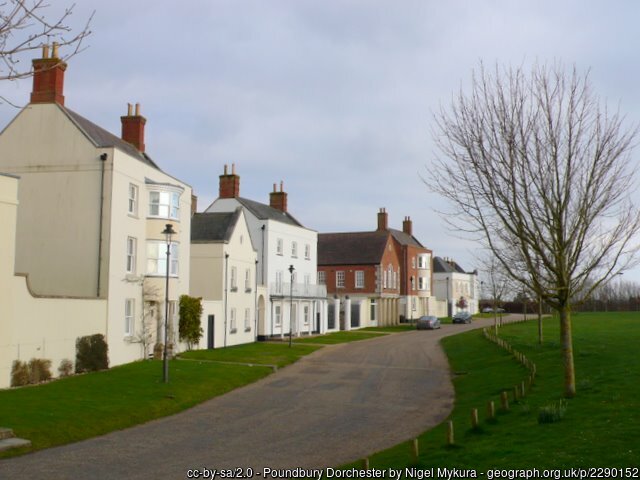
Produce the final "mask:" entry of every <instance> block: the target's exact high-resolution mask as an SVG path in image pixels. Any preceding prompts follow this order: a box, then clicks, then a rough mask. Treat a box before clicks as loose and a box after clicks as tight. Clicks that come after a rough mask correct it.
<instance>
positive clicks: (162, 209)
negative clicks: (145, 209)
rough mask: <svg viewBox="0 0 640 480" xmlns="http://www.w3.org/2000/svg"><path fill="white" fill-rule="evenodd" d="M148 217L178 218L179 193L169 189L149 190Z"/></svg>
mask: <svg viewBox="0 0 640 480" xmlns="http://www.w3.org/2000/svg"><path fill="white" fill-rule="evenodd" d="M149 217H152V218H167V219H172V220H180V193H178V192H174V191H171V190H150V191H149Z"/></svg>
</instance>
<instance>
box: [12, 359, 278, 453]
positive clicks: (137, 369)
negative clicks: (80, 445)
mask: <svg viewBox="0 0 640 480" xmlns="http://www.w3.org/2000/svg"><path fill="white" fill-rule="evenodd" d="M271 372H272V369H271V368H269V367H247V366H240V365H225V364H219V363H208V362H187V361H179V360H173V361H171V362H170V366H169V383H168V384H164V383H162V362H161V361H144V362H135V363H130V364H127V365H122V366H119V367H114V368H112V369H110V370H106V371H103V372H94V373H89V374H86V375H77V376H72V377H68V378H64V379H61V380H58V381H54V382H50V383H47V384H44V385H38V386H32V387H23V388H16V389H11V390H3V391H0V419H1V423H2V425H3V426H6V427H10V428H12V429H13V431H14V433H15V434H16V436H18V437H22V438H26V439H29V440H31V442H32V448H31V449H19V450H10V451H7V452H2V453H0V458H2V457H7V456H12V455H16V454H19V453H25V452H27V451H31V450H39V449H42V448H48V447H52V446H55V445H61V444H65V443H70V442H76V441H78V440H83V439H85V438H90V437H95V436H98V435H102V434H104V433H108V432H111V431H114V430H120V429H123V428H127V427H130V426H133V425H136V424H140V423H144V422H146V421H148V420H152V419H154V418H158V417H163V416H166V415H171V414H173V413H177V412H179V411H181V410H184V409H186V408H189V407H192V406H194V405H196V404H198V403H201V402H203V401H205V400H207V399H209V398H212V397H215V396H217V395H221V394H223V393H226V392H228V391H230V390H233V389H234V388H238V387H241V386H243V385H246V384H248V383H251V382H255V381H256V380H258V379H260V378H262V377H265V376H267V375H269V374H270V373H271Z"/></svg>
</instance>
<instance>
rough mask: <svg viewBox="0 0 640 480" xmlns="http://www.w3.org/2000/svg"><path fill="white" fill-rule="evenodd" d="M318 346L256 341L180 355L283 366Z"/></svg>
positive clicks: (197, 358)
mask: <svg viewBox="0 0 640 480" xmlns="http://www.w3.org/2000/svg"><path fill="white" fill-rule="evenodd" d="M318 348H322V347H317V346H313V345H299V344H298V342H296V343H294V344H293V345H292V346H291V348H289V344H288V343H286V342H258V343H248V344H245V345H237V346H234V347H227V348H217V349H215V350H193V351H191V352H184V353H181V354H180V357H182V358H186V359H191V360H193V359H195V360H208V361H214V362H230V363H251V364H254V365H276V366H277V367H284V366H285V365H289V364H291V363H294V362H296V361H297V360H298V359H300V357H303V356H305V355H308V354H310V353H312V352H314V351H316V350H317V349H318Z"/></svg>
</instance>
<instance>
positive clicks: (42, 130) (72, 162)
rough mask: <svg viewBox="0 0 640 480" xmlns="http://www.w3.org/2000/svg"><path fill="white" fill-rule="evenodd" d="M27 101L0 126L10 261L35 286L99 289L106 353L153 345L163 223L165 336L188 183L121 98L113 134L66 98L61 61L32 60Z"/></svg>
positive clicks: (172, 318)
mask: <svg viewBox="0 0 640 480" xmlns="http://www.w3.org/2000/svg"><path fill="white" fill-rule="evenodd" d="M33 64H34V70H35V75H34V78H33V92H32V94H31V102H30V103H29V104H28V105H27V106H26V107H25V108H23V109H22V110H21V111H20V112H19V113H18V115H17V116H16V117H15V118H14V119H13V120H12V121H11V122H10V123H9V125H7V126H6V128H5V129H4V130H3V131H2V132H1V133H0V171H3V172H5V173H9V174H13V175H17V176H19V177H20V189H19V205H20V207H19V209H18V215H17V231H16V238H17V248H16V261H15V270H16V272H19V273H24V274H26V275H28V281H29V285H30V288H31V290H32V291H33V292H34V294H36V295H47V296H64V297H82V298H98V299H104V300H106V301H107V304H108V308H107V312H106V315H105V316H104V318H102V319H101V322H102V329H101V330H102V331H101V332H94V333H104V335H105V337H106V339H107V342H108V344H109V359H110V363H111V365H117V364H121V363H126V362H130V361H132V360H136V359H139V358H143V357H146V356H148V355H150V354H151V353H152V352H153V351H154V350H155V351H156V353H157V352H158V351H161V350H162V345H163V344H164V343H165V339H164V338H163V332H164V329H163V323H164V312H165V308H164V305H165V304H164V302H165V290H166V288H165V277H166V272H167V265H166V263H167V262H166V260H167V255H166V252H167V243H166V242H167V240H169V239H168V238H167V237H166V236H165V235H164V234H163V233H162V232H163V231H164V229H165V227H166V225H168V224H170V225H171V226H172V227H173V230H174V231H175V232H176V233H175V234H174V235H173V236H172V237H171V238H170V246H169V247H168V248H169V249H170V264H169V267H168V268H169V289H168V290H169V297H168V301H169V326H170V328H169V332H170V338H169V339H168V343H169V344H173V345H175V346H176V347H177V348H179V346H178V340H177V305H178V303H177V300H178V298H179V296H180V295H182V294H187V293H188V292H189V246H190V245H189V236H190V220H191V204H192V194H191V188H190V187H189V186H188V185H187V184H186V183H184V182H182V181H180V180H178V179H176V178H174V177H172V176H171V175H169V174H167V173H165V172H163V171H162V170H161V169H160V168H159V167H158V165H157V164H156V163H155V162H154V161H153V160H152V159H151V157H149V155H148V154H147V153H146V151H145V143H144V129H145V124H146V119H145V118H144V117H143V116H142V115H141V114H140V109H139V106H138V105H136V108H135V111H134V109H133V108H132V107H131V106H129V108H128V111H127V114H126V115H124V116H122V117H121V123H122V136H121V137H118V136H116V135H113V134H111V133H109V132H108V131H106V130H104V129H103V128H101V127H99V126H98V125H96V124H94V123H93V122H91V121H89V120H87V119H86V118H84V117H83V116H81V115H79V114H78V113H76V112H74V111H73V110H71V109H69V108H68V107H66V106H65V97H64V92H63V86H64V75H65V71H66V67H67V66H66V64H65V63H64V62H62V61H61V60H60V59H59V58H58V57H57V52H56V51H55V50H54V52H53V55H52V56H51V57H49V55H48V49H47V48H44V49H43V58H41V59H36V60H34V61H33Z"/></svg>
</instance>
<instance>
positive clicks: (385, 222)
mask: <svg viewBox="0 0 640 480" xmlns="http://www.w3.org/2000/svg"><path fill="white" fill-rule="evenodd" d="M384 230H389V217H388V215H387V211H386V210H385V209H384V208H381V209H380V211H379V212H378V231H384Z"/></svg>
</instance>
